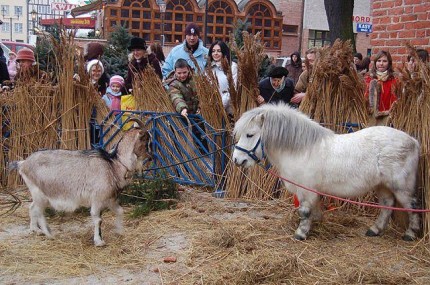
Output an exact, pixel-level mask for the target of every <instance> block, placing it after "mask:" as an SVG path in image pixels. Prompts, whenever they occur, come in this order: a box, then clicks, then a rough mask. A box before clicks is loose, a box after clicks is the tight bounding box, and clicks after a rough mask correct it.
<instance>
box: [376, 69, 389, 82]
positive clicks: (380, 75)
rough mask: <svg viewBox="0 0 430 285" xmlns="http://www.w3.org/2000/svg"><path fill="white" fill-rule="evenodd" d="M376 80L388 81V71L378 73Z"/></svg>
mask: <svg viewBox="0 0 430 285" xmlns="http://www.w3.org/2000/svg"><path fill="white" fill-rule="evenodd" d="M376 78H377V79H378V80H381V81H387V79H388V70H385V71H384V72H382V71H376Z"/></svg>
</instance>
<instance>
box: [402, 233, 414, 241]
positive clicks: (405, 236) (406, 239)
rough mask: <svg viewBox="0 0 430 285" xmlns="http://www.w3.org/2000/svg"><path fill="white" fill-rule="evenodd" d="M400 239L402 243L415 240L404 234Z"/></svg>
mask: <svg viewBox="0 0 430 285" xmlns="http://www.w3.org/2000/svg"><path fill="white" fill-rule="evenodd" d="M402 239H403V240H404V241H414V240H415V237H413V236H410V235H407V234H405V235H404V236H403V237H402Z"/></svg>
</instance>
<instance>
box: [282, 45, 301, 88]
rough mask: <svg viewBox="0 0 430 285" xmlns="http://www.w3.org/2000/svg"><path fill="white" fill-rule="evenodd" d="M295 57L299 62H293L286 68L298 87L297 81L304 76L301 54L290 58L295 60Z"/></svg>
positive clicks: (295, 53)
mask: <svg viewBox="0 0 430 285" xmlns="http://www.w3.org/2000/svg"><path fill="white" fill-rule="evenodd" d="M293 55H296V56H297V57H298V59H297V62H296V63H294V62H293V61H292V60H291V63H289V64H288V65H287V66H286V67H285V68H286V69H287V70H288V77H289V78H291V79H293V82H294V85H296V83H297V81H299V77H300V74H302V72H303V70H302V59H301V58H300V54H299V53H298V52H294V53H292V54H291V55H290V58H291V59H292V58H293Z"/></svg>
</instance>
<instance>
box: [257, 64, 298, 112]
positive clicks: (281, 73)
mask: <svg viewBox="0 0 430 285" xmlns="http://www.w3.org/2000/svg"><path fill="white" fill-rule="evenodd" d="M287 76H288V70H287V69H286V68H285V67H282V66H277V67H275V68H273V69H272V70H271V71H270V72H269V74H268V77H266V78H264V79H263V80H261V81H260V83H258V88H259V90H260V96H258V97H257V103H258V104H260V105H261V104H263V103H274V104H276V103H278V102H284V103H287V104H290V106H294V104H292V103H291V98H293V96H294V82H293V80H292V79H291V78H289V77H287ZM294 107H295V106H294Z"/></svg>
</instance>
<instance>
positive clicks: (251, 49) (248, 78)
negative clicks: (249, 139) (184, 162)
mask: <svg viewBox="0 0 430 285" xmlns="http://www.w3.org/2000/svg"><path fill="white" fill-rule="evenodd" d="M243 42H244V45H243V47H238V46H237V45H236V44H235V43H233V44H232V46H231V50H232V51H233V52H234V53H235V54H236V56H237V58H238V90H237V93H230V96H231V102H232V105H233V109H234V112H235V113H234V118H239V117H240V116H241V115H242V114H243V113H244V112H246V111H247V110H249V109H252V108H255V107H257V101H256V99H257V96H258V95H259V90H258V68H259V66H260V65H261V62H262V61H263V58H264V44H263V43H262V42H261V36H260V33H257V34H256V35H255V36H253V35H251V34H249V33H247V32H243ZM226 173H227V179H226V181H225V192H226V196H227V197H230V198H239V197H243V198H247V199H259V200H267V199H270V198H271V197H272V192H271V190H272V189H274V188H275V185H276V182H277V178H275V177H274V176H271V175H268V174H267V172H266V171H265V170H264V169H262V168H260V167H255V168H252V169H250V170H245V171H243V170H242V169H240V168H238V167H237V166H235V165H234V163H233V162H232V161H229V163H228V164H227V167H226Z"/></svg>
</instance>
